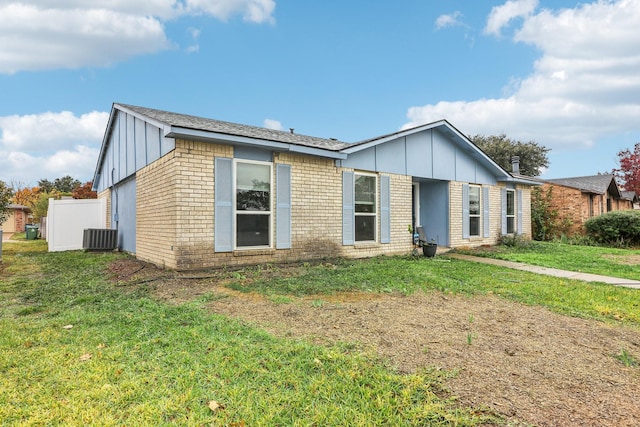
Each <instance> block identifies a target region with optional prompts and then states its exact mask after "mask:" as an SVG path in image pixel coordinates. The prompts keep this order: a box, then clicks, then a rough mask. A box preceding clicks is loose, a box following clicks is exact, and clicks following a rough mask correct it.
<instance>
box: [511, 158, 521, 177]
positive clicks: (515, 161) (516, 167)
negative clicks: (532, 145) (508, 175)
mask: <svg viewBox="0 0 640 427" xmlns="http://www.w3.org/2000/svg"><path fill="white" fill-rule="evenodd" d="M511 172H513V173H515V174H520V156H513V157H511Z"/></svg>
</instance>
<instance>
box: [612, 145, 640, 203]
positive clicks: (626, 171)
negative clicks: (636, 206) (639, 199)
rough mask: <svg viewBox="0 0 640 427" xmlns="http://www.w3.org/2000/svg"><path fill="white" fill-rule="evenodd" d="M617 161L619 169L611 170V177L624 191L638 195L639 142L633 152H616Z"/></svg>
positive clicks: (639, 189)
mask: <svg viewBox="0 0 640 427" xmlns="http://www.w3.org/2000/svg"><path fill="white" fill-rule="evenodd" d="M618 161H619V162H620V167H619V168H618V169H613V171H612V173H613V175H614V176H615V177H616V179H617V180H618V181H619V182H620V184H621V185H622V186H623V187H624V189H625V190H627V191H635V192H636V194H640V142H638V143H637V144H636V145H635V147H634V148H633V151H631V150H629V149H626V150H622V151H620V152H618Z"/></svg>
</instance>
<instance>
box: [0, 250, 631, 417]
mask: <svg viewBox="0 0 640 427" xmlns="http://www.w3.org/2000/svg"><path fill="white" fill-rule="evenodd" d="M3 249H4V251H3V252H4V263H3V265H2V271H1V272H0V374H1V375H0V420H2V421H3V423H4V425H65V426H66V425H236V426H240V425H246V426H261V425H264V426H271V425H339V426H346V425H349V426H358V425H362V426H364V425H384V426H389V425H394V426H395V425H407V426H410V425H479V424H483V423H491V422H498V420H497V418H495V417H491V416H489V415H486V414H485V413H483V412H482V411H480V410H474V409H468V408H460V407H458V406H457V405H456V402H455V401H452V400H446V399H443V398H442V397H439V396H438V394H439V395H440V396H443V394H442V393H438V391H439V390H441V389H442V388H443V387H444V386H445V381H446V378H447V377H449V376H450V375H452V374H451V373H448V372H443V371H439V370H435V369H434V370H430V369H425V370H424V371H422V372H419V373H417V374H413V375H401V374H398V373H396V372H394V371H393V370H392V369H390V368H388V367H387V366H385V364H384V361H382V360H378V359H376V358H375V357H374V356H373V355H371V354H361V353H359V352H355V351H354V349H353V347H351V346H349V345H337V346H333V347H320V346H315V345H311V344H309V343H307V342H305V341H299V340H286V339H280V338H275V337H273V336H270V335H268V334H267V333H265V332H264V331H261V330H258V329H255V328H250V327H248V326H246V325H243V324H241V323H239V322H237V321H233V320H229V319H227V318H225V317H222V316H217V315H211V314H208V313H207V312H206V310H205V309H204V304H205V302H206V299H207V297H206V296H204V297H202V299H201V300H197V301H193V302H191V303H188V304H183V305H180V306H174V305H169V304H165V303H162V302H159V301H156V300H154V299H153V298H152V297H151V295H150V293H149V292H148V291H147V290H146V289H145V288H144V285H142V286H139V287H136V289H137V290H136V291H134V292H132V291H131V290H129V289H130V287H116V286H115V285H114V284H112V283H111V282H109V281H108V280H107V277H106V268H107V266H108V264H109V263H110V262H111V261H112V260H114V259H116V258H117V257H120V256H123V255H118V254H102V253H84V252H63V253H47V252H46V243H45V242H43V241H28V242H21V243H5V244H4V246H3ZM552 249H553V247H551V246H549V247H548V250H549V251H551V250H552ZM562 249H564V248H560V247H558V248H557V249H556V250H557V251H558V254H560V253H561V250H562ZM586 250H591V249H590V248H589V249H586ZM626 253H628V254H634V253H633V252H626ZM618 254H619V255H620V256H618V257H613V258H612V261H611V262H614V263H615V261H616V260H618V261H620V260H622V259H624V256H622V254H625V252H619V253H618ZM558 256H559V255H558ZM217 274H219V275H220V277H221V278H224V279H226V280H227V281H229V282H230V284H229V286H231V287H233V288H235V289H239V290H243V291H252V292H256V291H257V292H262V293H264V294H266V295H269V296H272V297H273V298H276V299H277V298H281V299H283V300H284V299H286V298H287V296H291V295H314V294H326V293H334V292H338V291H355V290H357V291H364V292H381V293H386V292H401V293H405V294H410V293H413V292H445V293H464V294H467V295H470V296H473V295H476V294H488V293H492V294H495V295H498V296H501V297H504V298H508V299H512V300H515V301H520V302H523V303H527V304H535V305H543V306H546V307H550V308H551V309H552V310H555V311H558V312H561V313H565V314H569V315H572V316H581V317H586V318H594V319H598V320H601V321H605V322H608V323H610V324H612V325H621V324H626V325H629V326H632V327H637V328H640V306H639V304H640V293H639V292H638V291H637V290H632V289H625V288H617V287H614V286H609V285H600V284H587V283H583V282H577V281H572V280H567V279H558V278H553V277H547V276H539V275H535V274H531V273H526V272H521V271H515V270H505V269H501V268H498V267H495V266H489V265H483V264H477V263H470V262H465V261H459V260H453V259H447V258H446V257H440V256H439V257H436V258H435V259H427V258H424V257H419V258H413V257H409V256H407V257H378V258H373V259H368V260H337V261H332V262H324V263H321V264H315V263H310V264H302V265H300V266H297V267H291V266H286V267H285V266H275V265H266V266H260V267H247V268H244V269H242V270H240V271H233V272H224V271H220V272H218V273H217ZM131 289H133V287H131ZM320 299H321V298H319V300H320ZM437 393H438V394H437ZM212 401H215V402H218V403H219V404H220V405H222V406H221V407H219V408H218V409H217V410H215V411H212V410H211V409H210V408H209V404H210V402H212Z"/></svg>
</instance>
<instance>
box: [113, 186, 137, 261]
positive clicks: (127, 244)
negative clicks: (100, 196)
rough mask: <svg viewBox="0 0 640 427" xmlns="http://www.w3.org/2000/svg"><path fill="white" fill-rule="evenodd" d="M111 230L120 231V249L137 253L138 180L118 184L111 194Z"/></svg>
mask: <svg viewBox="0 0 640 427" xmlns="http://www.w3.org/2000/svg"><path fill="white" fill-rule="evenodd" d="M111 203H112V205H111V206H112V212H111V215H112V221H111V228H117V229H118V247H119V248H120V249H122V250H123V251H127V252H131V253H135V252H136V179H135V178H132V179H128V180H126V181H123V182H120V183H118V184H117V185H116V186H115V188H114V189H113V190H112V192H111Z"/></svg>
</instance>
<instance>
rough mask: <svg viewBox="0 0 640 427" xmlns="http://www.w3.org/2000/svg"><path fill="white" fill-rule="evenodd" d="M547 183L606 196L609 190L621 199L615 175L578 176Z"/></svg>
mask: <svg viewBox="0 0 640 427" xmlns="http://www.w3.org/2000/svg"><path fill="white" fill-rule="evenodd" d="M545 182H548V183H551V184H557V185H563V186H565V187H571V188H575V189H578V190H580V191H582V192H584V193H595V194H605V193H606V192H607V190H609V191H610V192H611V193H612V194H613V195H617V196H618V197H620V188H619V187H618V183H617V182H616V180H615V178H614V176H613V175H609V174H602V175H591V176H578V177H574V178H558V179H546V180H545Z"/></svg>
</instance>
